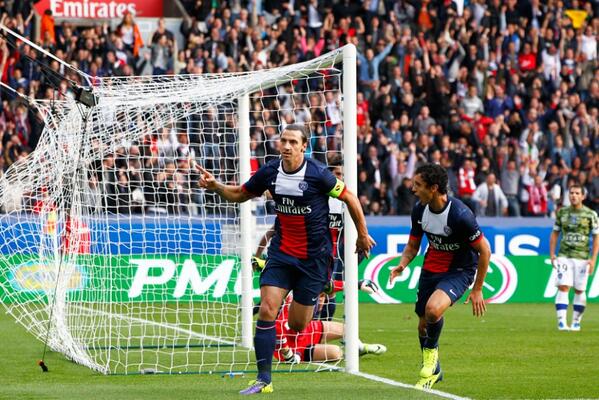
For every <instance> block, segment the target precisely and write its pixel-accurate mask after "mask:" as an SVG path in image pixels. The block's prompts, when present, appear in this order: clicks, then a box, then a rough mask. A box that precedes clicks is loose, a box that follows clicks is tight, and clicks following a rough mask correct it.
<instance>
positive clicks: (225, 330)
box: [0, 50, 342, 374]
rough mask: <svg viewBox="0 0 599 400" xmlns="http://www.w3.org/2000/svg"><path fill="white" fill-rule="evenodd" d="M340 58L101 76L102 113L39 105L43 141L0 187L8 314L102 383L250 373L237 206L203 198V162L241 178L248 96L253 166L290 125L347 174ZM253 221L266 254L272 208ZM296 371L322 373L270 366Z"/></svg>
mask: <svg viewBox="0 0 599 400" xmlns="http://www.w3.org/2000/svg"><path fill="white" fill-rule="evenodd" d="M340 58H341V51H340V50H339V51H336V52H333V53H329V54H327V55H324V56H322V57H320V58H318V59H315V60H312V61H309V62H305V63H303V64H297V65H293V66H288V67H283V68H278V69H275V70H262V71H255V72H248V73H239V74H219V75H202V76H152V77H149V76H143V77H119V78H114V77H111V78H97V79H95V80H94V82H95V85H96V86H95V87H94V93H95V94H96V95H97V97H98V105H97V106H96V107H93V108H89V109H88V108H86V107H84V106H81V105H79V104H77V103H75V102H74V101H72V100H70V99H66V100H62V101H54V102H42V101H39V102H35V104H34V105H33V106H34V107H37V108H38V109H39V110H40V113H41V115H42V116H43V118H44V122H45V128H44V132H43V135H42V137H41V139H40V142H39V144H38V146H37V148H36V150H35V151H34V152H32V153H31V154H30V155H29V156H28V157H26V158H23V159H21V160H18V161H17V162H16V163H15V164H13V165H12V166H11V167H10V168H9V170H8V171H7V172H6V174H5V175H4V176H2V177H1V178H0V205H1V206H2V209H3V211H4V214H2V215H0V301H1V302H2V303H3V304H4V306H5V307H6V309H7V311H8V313H10V314H11V315H13V316H14V317H15V319H16V320H17V322H19V323H20V324H22V325H23V326H24V327H25V328H26V329H27V330H28V331H30V332H31V333H32V334H33V335H34V336H35V337H37V338H38V339H40V340H41V341H47V344H48V346H49V348H50V349H52V350H54V351H57V352H61V353H63V354H64V355H65V356H66V357H67V358H69V359H71V360H73V361H75V362H77V363H80V364H83V365H85V366H87V367H89V368H92V369H94V370H97V371H99V372H102V373H125V374H129V373H138V372H142V373H214V372H219V371H235V370H250V369H254V368H255V367H254V354H253V350H251V349H247V348H245V347H243V346H241V317H240V302H239V296H240V294H241V283H240V280H239V277H240V275H241V274H240V261H239V260H240V258H239V255H240V250H241V249H240V248H239V243H240V239H239V237H240V229H239V206H238V205H237V204H233V203H229V202H226V201H224V200H222V199H221V198H220V197H219V196H217V195H215V194H213V193H209V192H206V191H204V190H203V189H200V188H199V186H198V184H197V182H198V175H197V172H196V170H195V169H194V164H195V163H197V164H200V165H202V166H203V167H205V168H206V169H208V170H210V171H211V172H212V173H213V174H214V175H215V176H216V177H217V179H219V180H220V181H221V182H223V183H228V184H239V183H240V182H239V168H238V164H239V140H238V121H239V116H238V106H237V102H238V99H239V98H240V96H242V95H245V94H249V95H250V104H251V107H250V108H251V110H250V125H251V126H250V135H251V141H250V146H251V160H250V164H251V167H252V170H255V169H257V168H258V167H259V166H261V165H263V164H264V163H265V162H267V161H268V160H269V159H271V158H273V157H278V154H279V153H278V151H279V150H278V135H279V133H280V132H281V130H282V129H283V128H284V127H285V126H286V125H288V124H291V123H302V124H306V126H308V127H309V128H310V132H311V135H312V138H311V142H310V149H309V152H308V156H311V157H313V158H316V159H318V160H320V161H322V162H324V163H327V164H329V165H341V163H342V156H341V147H342V129H341V128H342V126H341V100H342V95H341V86H340V85H341V73H340V71H339V69H337V68H335V67H336V66H337V67H339V65H335V63H336V62H338V61H339V60H340ZM252 210H253V221H252V223H255V229H254V230H253V232H255V233H256V236H255V242H256V244H257V242H258V240H259V239H260V233H261V232H264V231H266V230H267V229H268V227H269V226H270V225H271V224H272V221H273V205H272V204H271V201H270V200H268V197H267V196H263V197H261V198H257V199H254V200H253V202H252ZM253 250H254V249H252V251H253ZM254 287H255V288H257V277H254ZM258 294H259V292H258V291H257V289H254V293H253V295H254V296H255V297H256V300H257V296H258ZM338 297H339V296H338ZM338 314H339V313H338ZM336 323H339V322H338V321H337V322H336ZM325 327H329V328H331V327H336V328H338V325H335V326H334V325H327V324H325ZM316 334H318V332H315V333H310V335H311V338H312V339H311V340H312V341H314V340H316V336H314V335H316ZM334 336H335V335H333V334H332V333H331V334H329V335H328V337H331V338H332V337H334ZM304 340H305V339H304ZM327 340H328V339H327V335H324V338H323V340H322V342H321V344H326V343H327ZM309 341H310V340H308V342H309ZM337 343H338V342H337ZM314 354H316V352H314ZM319 354H320V353H319ZM327 354H332V353H331V352H330V351H329V353H327ZM327 357H328V356H325V358H324V359H323V360H322V361H335V360H333V359H327ZM336 358H337V357H336ZM314 361H320V360H314ZM333 364H335V363H334V362H333ZM329 365H330V364H329ZM298 367H299V368H314V367H316V368H320V366H319V364H317V363H315V362H313V363H302V364H300V366H295V367H293V366H291V365H290V364H286V363H279V364H277V367H276V368H279V369H285V370H286V369H292V368H298Z"/></svg>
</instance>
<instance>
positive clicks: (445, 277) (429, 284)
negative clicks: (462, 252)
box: [415, 268, 476, 317]
mask: <svg viewBox="0 0 599 400" xmlns="http://www.w3.org/2000/svg"><path fill="white" fill-rule="evenodd" d="M475 274H476V270H474V269H470V268H468V269H464V270H462V271H449V272H443V273H434V272H428V271H425V270H422V274H421V275H420V280H419V281H418V297H417V299H416V309H415V311H416V314H418V316H419V317H424V310H425V308H426V303H427V302H428V299H429V298H430V297H431V296H432V294H433V293H434V292H435V290H437V289H441V290H442V291H444V292H445V293H446V294H447V295H448V296H449V298H450V299H451V304H452V305H453V303H455V302H456V301H458V299H459V298H460V297H462V295H463V294H464V292H465V291H466V290H467V289H468V288H469V287H470V285H472V282H474V275H475Z"/></svg>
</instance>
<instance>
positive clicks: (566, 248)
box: [553, 206, 599, 260]
mask: <svg viewBox="0 0 599 400" xmlns="http://www.w3.org/2000/svg"><path fill="white" fill-rule="evenodd" d="M553 230H554V231H558V232H561V233H562V239H561V242H560V246H559V253H558V255H559V256H563V257H568V258H578V259H580V260H588V259H589V258H590V249H589V247H590V241H591V240H590V236H591V235H596V234H599V222H597V213H596V212H595V211H593V210H591V209H590V208H588V207H585V206H583V207H582V208H580V209H578V210H577V209H575V208H573V207H562V208H560V209H559V210H558V211H557V216H556V218H555V225H554V226H553Z"/></svg>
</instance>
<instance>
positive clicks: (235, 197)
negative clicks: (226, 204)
mask: <svg viewBox="0 0 599 400" xmlns="http://www.w3.org/2000/svg"><path fill="white" fill-rule="evenodd" d="M196 169H197V170H198V172H199V173H200V182H199V183H200V187H201V188H204V189H208V190H211V191H213V192H216V193H217V194H218V195H219V196H220V197H222V198H223V199H225V200H227V201H232V202H234V203H243V202H244V201H247V200H249V199H251V198H252V197H254V196H253V195H252V194H251V193H248V192H246V191H244V190H243V188H242V187H241V186H239V185H225V184H222V183H220V182H219V181H217V180H216V178H215V177H214V175H212V174H211V173H210V172H208V171H206V170H205V169H204V168H202V167H201V166H200V165H198V164H196Z"/></svg>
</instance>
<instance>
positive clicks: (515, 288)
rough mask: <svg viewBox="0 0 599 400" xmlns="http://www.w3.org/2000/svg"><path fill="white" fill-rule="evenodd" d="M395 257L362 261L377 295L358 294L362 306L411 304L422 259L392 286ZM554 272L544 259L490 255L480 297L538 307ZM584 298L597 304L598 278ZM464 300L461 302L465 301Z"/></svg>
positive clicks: (546, 298)
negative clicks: (364, 304)
mask: <svg viewBox="0 0 599 400" xmlns="http://www.w3.org/2000/svg"><path fill="white" fill-rule="evenodd" d="M399 258H400V257H399V256H398V255H396V254H393V255H386V254H379V255H376V256H374V257H371V258H370V259H368V260H364V261H363V262H362V264H361V265H360V268H359V273H360V279H363V278H367V279H370V280H372V281H374V282H376V283H377V284H378V285H379V287H380V288H381V291H380V293H378V294H372V295H368V294H366V293H360V302H363V303H373V302H374V303H387V304H388V303H414V302H415V301H416V292H417V289H418V279H419V278H420V273H421V271H422V262H423V260H424V257H423V256H417V257H415V258H414V260H412V262H411V263H410V265H409V266H408V268H406V269H405V270H404V272H403V273H402V275H401V276H400V277H398V278H397V279H396V280H395V281H394V282H393V283H392V284H389V275H390V270H391V269H392V268H394V267H395V266H397V265H398V264H399ZM556 273H557V272H556V270H555V268H553V267H552V265H551V260H550V259H549V258H548V257H546V256H501V255H496V254H493V255H492V256H491V264H490V266H489V271H488V273H487V277H486V278H485V283H484V288H483V295H484V297H485V299H487V300H488V301H489V302H490V303H507V302H510V303H538V302H552V301H553V299H554V298H555V294H556V292H557V288H556V286H555V277H556ZM587 297H588V301H590V302H599V274H598V273H597V272H595V273H594V274H593V275H592V276H590V277H589V283H588V286H587ZM465 298H466V296H465V295H464V297H463V298H462V300H465Z"/></svg>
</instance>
